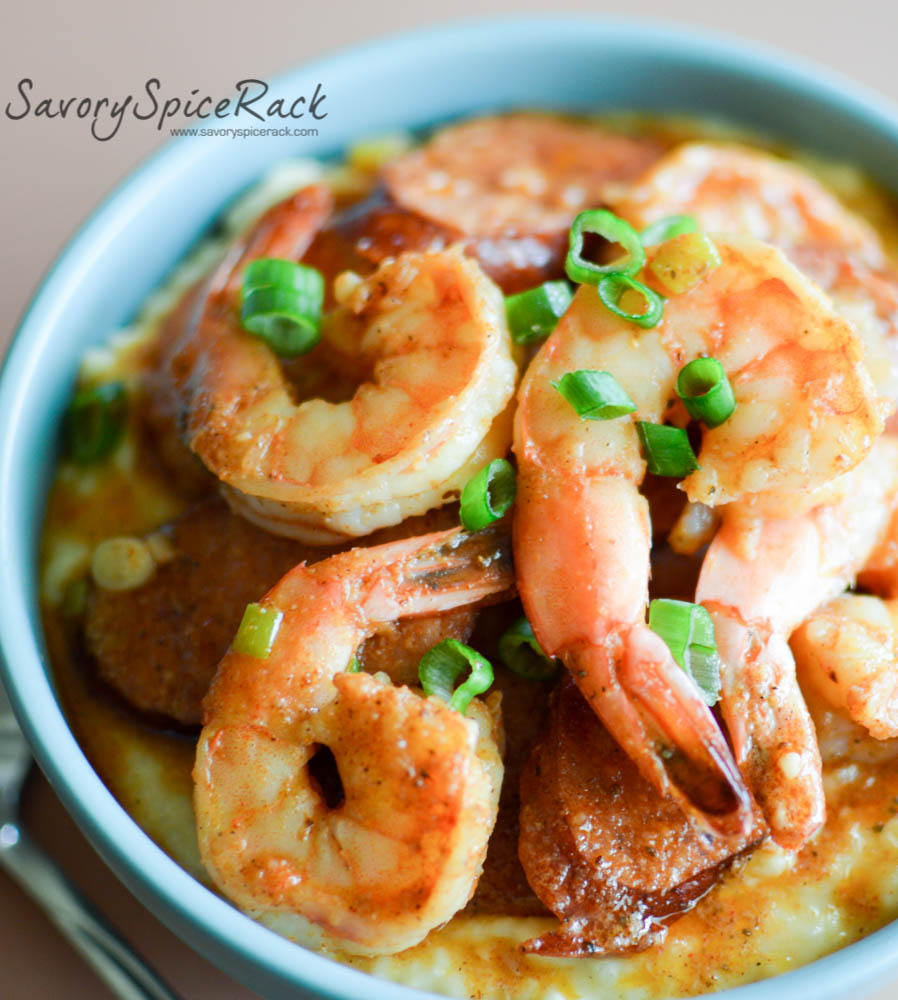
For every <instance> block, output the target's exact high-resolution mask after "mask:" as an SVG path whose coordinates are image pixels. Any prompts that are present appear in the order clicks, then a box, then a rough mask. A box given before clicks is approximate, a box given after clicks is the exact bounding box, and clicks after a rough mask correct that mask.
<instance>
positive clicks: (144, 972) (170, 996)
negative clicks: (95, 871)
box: [0, 823, 180, 1000]
mask: <svg viewBox="0 0 898 1000" xmlns="http://www.w3.org/2000/svg"><path fill="white" fill-rule="evenodd" d="M0 865H2V866H3V867H4V868H5V869H6V871H7V872H9V874H10V876H11V877H12V878H13V879H14V880H15V881H16V882H17V883H18V884H19V885H20V886H21V887H22V888H23V889H24V890H25V892H26V893H27V894H28V895H29V896H31V898H32V899H33V900H34V901H35V902H36V903H38V905H39V906H41V907H42V909H43V910H44V912H45V913H46V914H47V916H48V917H49V918H50V920H52V921H53V923H54V924H55V925H56V927H57V928H58V929H59V930H60V932H61V933H62V934H63V936H64V937H66V938H67V939H68V941H69V942H70V944H71V945H72V946H73V947H74V948H75V949H76V951H78V952H79V953H80V954H81V955H82V957H83V958H84V959H85V960H86V961H87V962H88V963H89V964H90V966H91V967H92V968H93V970H94V972H96V974H97V975H98V976H99V977H100V979H102V980H103V982H104V983H106V985H107V986H108V987H109V989H110V990H112V992H113V993H114V994H115V995H116V996H117V997H120V998H121V1000H180V998H179V997H178V995H177V994H176V993H174V992H173V991H172V990H171V989H169V987H168V986H166V985H165V983H164V982H163V981H162V980H161V979H160V978H159V977H158V976H157V975H156V973H155V972H153V971H152V969H150V968H149V966H147V965H146V964H145V963H144V961H143V959H141V958H140V957H139V956H138V955H137V954H136V953H135V952H134V951H133V950H132V949H131V947H130V946H129V945H128V944H126V943H125V942H124V941H123V940H122V939H121V938H120V937H119V936H118V934H116V932H115V931H114V930H112V928H111V927H110V926H109V925H108V924H107V923H106V921H105V920H104V919H103V918H102V917H101V916H100V915H99V914H98V913H97V912H96V910H94V908H93V907H92V906H91V905H90V904H89V903H88V902H87V900H85V899H84V897H83V896H81V894H80V893H79V892H78V890H77V889H75V887H74V886H73V885H72V883H71V882H70V881H69V880H68V879H67V878H66V876H65V875H63V873H62V872H61V871H60V870H59V868H58V867H57V866H56V864H55V862H53V861H52V860H51V859H50V857H49V856H48V855H47V854H45V853H44V851H43V850H42V849H41V848H40V847H38V845H37V844H36V843H35V842H34V841H33V840H32V839H31V837H29V836H28V834H27V833H26V832H25V831H24V830H22V829H20V828H19V827H18V826H16V825H15V824H13V823H5V824H0Z"/></svg>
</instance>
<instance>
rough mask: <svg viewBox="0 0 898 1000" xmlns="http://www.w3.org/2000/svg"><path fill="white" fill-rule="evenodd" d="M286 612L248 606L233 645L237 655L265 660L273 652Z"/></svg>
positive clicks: (253, 605) (259, 605)
mask: <svg viewBox="0 0 898 1000" xmlns="http://www.w3.org/2000/svg"><path fill="white" fill-rule="evenodd" d="M283 619H284V612H283V611H279V610H278V609H277V608H263V607H262V605H261V604H247V606H246V611H244V612H243V619H242V620H241V622H240V628H238V629H237V635H235V636H234V641H233V643H232V644H231V645H232V648H233V650H234V652H235V653H243V654H244V655H245V656H255V657H256V659H259V660H264V659H265V658H266V657H267V656H268V654H269V653H270V652H271V647H272V646H273V645H274V640H275V637H276V636H277V634H278V629H279V628H280V627H281V622H282V621H283Z"/></svg>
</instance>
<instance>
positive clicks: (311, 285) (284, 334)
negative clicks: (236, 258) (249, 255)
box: [240, 257, 324, 357]
mask: <svg viewBox="0 0 898 1000" xmlns="http://www.w3.org/2000/svg"><path fill="white" fill-rule="evenodd" d="M323 302H324V278H323V277H322V276H321V273H320V272H319V271H316V270H315V268H314V267H307V266H305V265H304V264H296V263H294V262H293V261H290V260H281V259H280V258H277V257H263V258H260V259H258V260H254V261H253V262H252V263H251V264H250V265H249V266H248V267H247V269H246V273H245V274H244V276H243V290H242V306H241V310H240V319H241V322H242V323H243V326H244V328H245V329H247V330H248V331H249V332H250V333H252V334H255V335H256V336H257V337H260V338H261V339H262V340H264V341H265V342H266V343H267V344H268V346H269V347H271V349H272V350H273V351H274V352H275V353H276V354H279V355H281V356H282V357H296V356H297V355H299V354H305V353H306V352H307V351H310V350H311V349H312V348H313V347H314V346H315V345H316V344H317V343H318V340H319V339H320V333H319V326H320V323H321V307H322V304H323Z"/></svg>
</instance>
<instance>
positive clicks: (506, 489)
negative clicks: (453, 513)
mask: <svg viewBox="0 0 898 1000" xmlns="http://www.w3.org/2000/svg"><path fill="white" fill-rule="evenodd" d="M516 492H517V482H516V476H515V471H514V467H513V466H512V465H511V463H510V462H508V461H507V460H506V459H504V458H494V459H493V460H492V462H490V463H489V464H488V465H485V466H484V467H483V468H482V469H481V470H480V472H478V473H477V475H476V476H473V477H472V478H471V479H469V480H468V482H467V484H466V485H465V488H464V489H463V490H462V491H461V508H460V509H459V517H460V518H461V523H462V524H463V525H464V526H465V527H466V528H467V529H468V531H479V530H480V529H481V528H485V527H486V526H487V525H488V524H492V523H493V521H498V520H499V518H500V517H502V515H503V514H505V513H506V511H507V510H508V509H509V507H511V505H512V504H513V503H514V498H515V494H516Z"/></svg>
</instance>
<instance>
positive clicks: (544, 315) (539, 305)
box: [505, 281, 573, 344]
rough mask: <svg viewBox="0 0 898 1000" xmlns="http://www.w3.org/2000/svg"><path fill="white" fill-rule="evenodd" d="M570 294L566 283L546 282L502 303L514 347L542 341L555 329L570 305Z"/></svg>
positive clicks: (571, 294)
mask: <svg viewBox="0 0 898 1000" xmlns="http://www.w3.org/2000/svg"><path fill="white" fill-rule="evenodd" d="M572 298H573V293H572V292H571V288H570V285H568V283H567V282H566V281H547V282H545V283H544V284H542V285H540V286H539V287H538V288H531V289H529V290H528V291H526V292H519V293H518V294H517V295H509V296H508V298H507V299H506V300H505V313H506V315H507V316H508V329H509V330H510V331H511V339H512V340H513V341H514V342H515V343H516V344H530V343H532V342H533V341H535V340H544V339H545V338H546V337H548V336H549V334H550V333H551V332H552V331H553V330H554V329H555V327H556V325H557V324H558V320H559V318H560V317H561V316H562V315H563V314H564V311H565V310H566V309H567V307H568V306H569V305H570V304H571V299H572Z"/></svg>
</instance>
